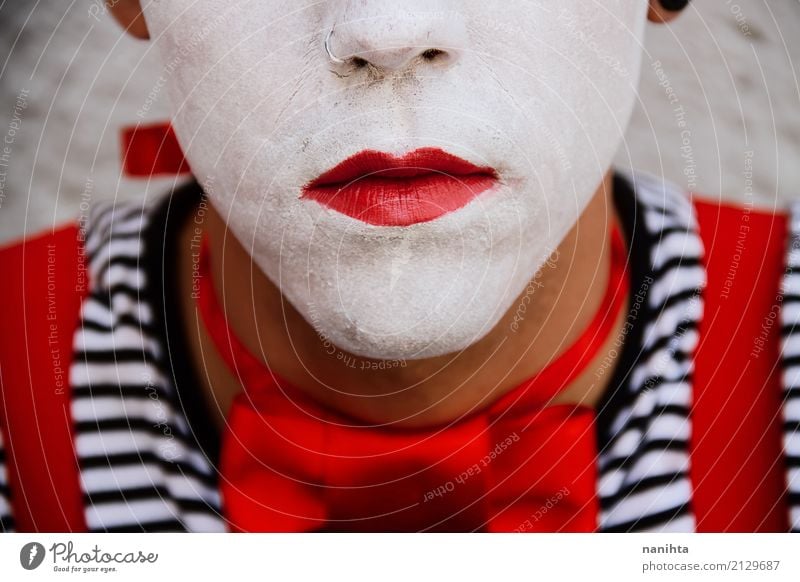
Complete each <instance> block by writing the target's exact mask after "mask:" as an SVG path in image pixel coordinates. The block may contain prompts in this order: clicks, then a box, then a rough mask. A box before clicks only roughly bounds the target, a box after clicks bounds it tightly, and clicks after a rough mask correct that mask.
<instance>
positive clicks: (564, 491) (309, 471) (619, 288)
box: [198, 228, 628, 532]
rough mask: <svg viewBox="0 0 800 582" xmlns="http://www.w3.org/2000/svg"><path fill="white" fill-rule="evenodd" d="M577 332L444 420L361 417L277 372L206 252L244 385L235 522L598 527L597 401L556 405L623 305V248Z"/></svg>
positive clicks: (226, 453)
mask: <svg viewBox="0 0 800 582" xmlns="http://www.w3.org/2000/svg"><path fill="white" fill-rule="evenodd" d="M612 234H613V236H612V257H613V258H612V268H611V277H610V280H609V285H608V287H607V291H606V293H605V296H604V298H603V301H602V304H601V306H600V308H599V309H598V311H597V313H596V315H595V316H594V318H593V320H592V322H591V323H590V325H589V326H588V327H587V328H586V329H585V330H584V331H583V332H582V333H581V335H580V337H579V338H578V339H577V340H576V341H575V342H574V343H573V344H571V345H570V346H569V347H568V348H567V349H566V350H564V351H563V352H562V353H561V354H560V355H559V356H558V357H556V358H555V359H554V361H553V362H552V363H550V364H549V365H548V366H547V367H545V368H544V369H543V370H542V371H541V372H539V373H538V374H537V375H536V376H535V377H533V378H532V379H531V380H529V381H527V382H524V383H523V384H521V385H520V386H518V387H516V388H514V389H513V390H511V391H510V392H509V393H508V394H506V395H505V396H504V397H502V398H501V399H499V400H498V401H497V402H495V403H494V404H492V405H491V406H490V407H488V408H487V409H486V410H484V411H481V412H480V413H476V414H471V415H470V416H468V417H466V418H463V419H460V420H458V421H455V422H453V423H451V424H449V425H447V426H438V427H433V428H426V429H397V428H394V429H393V428H386V427H375V426H367V425H363V424H358V423H354V422H353V421H352V419H348V418H346V417H345V416H343V415H339V414H337V413H335V412H333V411H331V410H329V409H327V408H325V407H323V406H321V405H318V404H316V403H315V402H314V401H312V400H311V399H310V398H309V397H307V396H304V395H303V393H302V392H300V391H299V390H297V389H296V388H294V387H292V386H290V385H289V384H288V383H287V382H285V381H284V380H283V379H281V378H279V377H278V376H276V375H275V374H274V373H273V372H272V371H271V370H269V369H268V368H267V367H266V365H265V364H264V363H263V362H262V361H261V360H260V359H258V358H256V356H254V355H253V354H252V353H251V352H250V351H249V350H248V349H247V348H246V347H245V346H244V345H243V343H242V342H241V341H240V340H239V338H238V337H237V336H236V335H235V333H234V332H233V331H232V330H231V329H230V328H229V326H228V325H227V322H226V319H225V316H224V313H223V311H222V308H221V306H220V304H219V303H218V300H217V297H216V293H215V290H214V286H213V281H212V279H211V276H210V269H209V258H208V244H207V243H205V242H204V245H203V248H202V250H201V257H200V264H199V274H200V279H199V280H200V292H199V294H198V307H199V310H200V312H201V316H202V318H203V321H204V324H205V326H206V329H207V330H208V333H209V335H210V336H211V339H212V341H213V342H214V344H215V346H216V348H217V350H218V351H219V353H220V354H221V355H222V357H223V359H224V360H225V361H226V364H227V365H228V367H229V369H230V371H231V372H232V374H233V375H234V376H235V377H237V378H239V379H240V381H241V383H242V385H243V387H244V391H243V392H242V393H241V394H240V395H239V396H237V398H236V399H235V401H234V404H233V406H232V409H231V411H230V414H229V416H228V419H227V428H226V432H225V435H224V437H223V444H222V453H221V462H220V465H221V467H220V470H221V494H222V499H223V506H224V512H225V515H226V517H227V519H228V520H229V521H230V524H231V529H233V530H234V531H248V532H309V531H488V532H514V531H518V532H526V531H531V532H553V531H566V532H591V531H595V529H596V527H597V516H598V501H597V497H596V486H597V470H596V456H597V450H596V449H597V445H596V438H595V425H594V422H595V415H594V411H593V410H592V409H590V408H588V407H585V406H578V405H571V404H560V405H549V406H548V405H547V402H548V401H549V400H550V399H551V398H552V397H553V396H555V395H556V394H557V393H558V392H560V391H561V390H562V389H563V388H564V387H566V386H567V385H569V384H570V383H571V382H572V381H573V380H574V379H575V378H576V377H577V376H578V375H579V374H580V373H581V372H582V371H583V370H585V369H586V366H587V365H588V364H589V363H590V362H591V361H592V360H593V359H594V357H595V356H596V355H597V354H598V350H599V349H600V347H601V346H602V345H603V344H604V343H605V342H606V340H607V339H608V338H609V336H610V334H611V333H612V332H613V330H614V324H615V322H616V320H617V318H618V316H619V314H620V313H621V310H622V309H623V307H624V306H625V298H626V296H627V285H628V282H627V276H626V269H625V261H626V259H625V248H624V244H623V242H622V237H621V235H620V233H619V230H618V229H617V228H614V230H613V231H612Z"/></svg>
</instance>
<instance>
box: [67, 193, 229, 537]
mask: <svg viewBox="0 0 800 582" xmlns="http://www.w3.org/2000/svg"><path fill="white" fill-rule="evenodd" d="M148 217H149V213H148V210H147V209H145V208H143V207H133V208H120V207H119V206H116V207H115V206H113V205H111V206H108V205H104V206H100V207H99V208H96V209H95V210H94V212H93V213H92V215H91V217H90V221H89V230H88V232H89V235H88V236H87V241H86V252H87V257H88V260H89V273H90V277H91V284H92V290H91V293H90V295H89V297H87V299H86V300H85V302H84V304H83V307H82V311H81V324H80V326H79V329H78V331H77V333H76V335H75V340H74V349H75V358H74V362H73V364H72V367H71V370H70V383H71V386H72V390H73V400H72V414H73V421H74V424H75V448H76V452H77V455H78V460H79V463H80V477H81V486H82V488H83V494H84V505H85V507H86V523H87V526H88V528H89V530H90V531H225V525H224V521H223V520H222V518H221V514H220V509H219V508H220V499H219V493H218V491H217V486H216V480H217V478H216V472H215V470H214V469H213V467H212V466H211V464H210V463H209V461H208V459H206V458H205V456H204V455H203V454H202V453H201V451H200V449H199V447H198V446H197V444H196V443H195V442H194V441H193V440H192V438H190V431H189V426H188V424H187V421H186V417H185V415H184V414H182V413H181V412H180V407H179V406H177V402H176V393H175V389H174V387H173V385H172V383H171V381H170V380H169V377H170V374H169V373H168V372H167V369H168V368H167V367H166V366H165V365H164V361H165V358H164V356H165V353H164V351H165V350H164V346H163V345H162V339H161V338H159V337H157V334H156V333H155V331H154V327H155V326H154V317H155V310H154V308H153V306H152V305H150V304H149V303H148V302H147V301H146V300H144V298H145V296H144V295H143V291H144V290H145V286H146V285H147V284H148V281H147V278H146V275H147V273H146V271H145V269H144V268H143V265H142V254H143V252H144V243H143V238H144V237H143V235H142V234H143V231H144V229H145V228H146V227H147V221H148Z"/></svg>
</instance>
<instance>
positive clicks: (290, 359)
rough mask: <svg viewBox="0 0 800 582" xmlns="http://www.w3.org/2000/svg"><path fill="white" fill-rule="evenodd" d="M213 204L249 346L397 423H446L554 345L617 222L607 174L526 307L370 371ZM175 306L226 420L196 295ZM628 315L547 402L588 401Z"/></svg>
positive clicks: (325, 398)
mask: <svg viewBox="0 0 800 582" xmlns="http://www.w3.org/2000/svg"><path fill="white" fill-rule="evenodd" d="M210 210H211V211H210V212H207V213H206V215H205V219H204V221H202V226H203V228H204V229H205V232H206V233H207V235H208V237H209V241H210V249H211V251H210V252H211V270H212V277H213V279H214V285H215V288H216V291H217V296H218V297H219V298H220V304H224V308H225V310H226V313H227V316H228V321H229V322H230V324H231V325H232V327H233V329H234V330H235V332H236V334H237V335H238V336H239V338H240V339H241V340H242V341H243V342H244V344H245V345H246V346H248V348H249V349H250V351H251V352H252V353H254V354H256V355H262V356H264V359H265V361H266V363H267V364H268V365H269V367H270V368H271V369H272V370H273V371H274V372H275V373H276V374H277V375H279V376H281V377H283V378H285V379H286V380H288V381H289V382H291V383H292V384H293V385H294V386H296V387H297V388H299V389H301V390H302V391H303V392H304V393H306V394H308V395H309V396H311V397H312V398H313V399H315V400H316V401H318V402H319V403H321V404H323V405H325V406H327V407H330V408H331V409H333V410H336V411H338V412H341V413H344V414H346V415H349V416H351V417H353V418H355V419H359V420H362V421H364V422H368V423H376V424H383V423H393V425H394V426H398V427H419V426H429V425H435V424H439V423H445V422H448V421H452V420H454V419H457V418H459V417H460V416H462V415H465V414H469V413H471V412H475V411H478V410H480V409H482V408H485V407H487V406H489V405H490V404H491V403H492V402H494V401H496V400H497V399H498V398H500V397H502V396H503V395H504V394H506V393H507V392H509V391H510V390H512V389H513V388H514V387H515V386H518V385H519V384H520V383H521V382H523V381H525V380H526V379H528V378H530V377H532V376H533V375H534V374H536V373H537V372H538V371H539V370H541V369H542V368H543V367H544V366H546V365H547V363H548V362H551V361H552V360H553V358H554V357H556V356H557V355H559V354H560V353H562V352H563V351H564V350H565V349H566V348H567V347H568V346H569V345H570V344H571V343H572V342H573V341H574V340H575V339H576V338H577V336H578V335H580V333H581V332H582V331H583V330H584V329H585V328H586V326H587V325H588V324H589V322H590V320H591V318H592V317H593V316H594V314H595V312H596V311H597V309H598V308H599V305H600V303H601V301H602V298H603V295H604V293H605V290H606V287H607V284H608V276H609V269H610V264H611V252H610V246H609V244H608V240H609V228H610V226H611V224H612V223H613V221H615V220H616V217H615V215H614V213H615V211H614V205H613V203H612V181H611V174H610V173H609V174H608V175H607V176H606V177H605V179H604V180H603V182H602V183H601V185H600V187H599V188H598V189H597V191H596V193H595V195H594V197H593V198H592V200H591V202H590V203H589V205H588V207H587V208H586V210H585V211H584V212H583V214H582V215H581V217H580V218H579V220H578V222H577V223H576V224H575V226H574V227H573V228H572V230H571V231H570V232H569V234H568V235H567V236H566V238H565V239H564V241H563V242H562V243H561V245H560V246H559V247H558V252H557V253H556V256H557V260H555V261H553V262H551V263H550V264H546V265H545V266H544V267H542V269H541V270H540V272H539V274H538V275H537V277H536V279H535V280H534V282H533V283H532V284H531V285H530V286H529V289H531V290H533V293H532V294H529V296H530V299H531V300H530V302H529V303H527V305H526V308H525V311H524V314H521V313H520V312H519V311H518V307H519V305H520V301H521V299H522V296H520V298H519V300H518V301H517V302H515V303H514V305H513V306H512V307H511V309H510V310H509V311H508V312H507V313H506V314H505V316H504V317H503V318H502V319H501V321H500V322H499V323H498V324H497V326H495V328H494V329H493V330H492V331H491V332H490V333H489V334H488V335H487V336H486V337H484V338H483V339H482V340H480V341H479V342H477V343H476V344H473V345H472V346H470V347H468V348H467V349H465V350H463V351H462V352H460V353H458V354H448V355H445V356H440V357H436V358H430V359H425V360H415V361H411V360H409V361H405V362H403V364H404V365H398V366H395V367H390V368H388V369H376V368H377V367H378V364H379V361H377V360H371V359H367V358H361V357H359V356H355V355H352V354H348V353H345V352H343V351H342V350H339V349H338V348H336V347H335V346H332V345H331V344H330V343H329V342H325V341H324V340H323V339H321V338H320V336H319V334H318V333H317V332H316V330H314V328H313V327H312V326H311V325H310V324H309V323H308V322H306V320H305V319H303V317H302V316H301V315H300V314H299V313H298V312H297V311H296V310H295V309H294V308H293V307H292V306H291V305H290V304H289V302H288V301H286V300H285V299H284V298H283V296H282V295H281V293H280V291H279V290H278V289H277V287H276V286H275V285H273V284H272V282H271V281H270V280H269V279H268V278H267V277H266V276H265V275H264V274H263V273H262V272H261V271H260V270H259V269H258V267H256V266H255V265H254V264H253V263H252V260H251V259H250V256H249V255H248V254H247V252H246V250H245V249H244V248H243V247H242V246H241V245H240V244H239V243H238V241H237V240H236V239H235V238H234V237H233V235H232V234H231V233H230V232H228V231H227V227H226V225H225V222H224V221H223V220H222V218H221V217H220V216H219V215H218V214H217V213H216V212H215V211H214V210H213V209H210ZM196 226H197V224H196V223H195V221H194V220H189V221H187V224H186V225H185V227H184V229H183V232H182V233H181V240H182V246H181V248H184V249H187V252H185V253H181V256H180V257H179V258H178V268H179V269H180V273H181V277H180V279H181V289H180V292H181V294H182V295H181V296H182V297H190V296H191V292H192V274H193V271H192V269H193V264H192V257H191V252H189V249H190V248H191V239H192V236H193V234H195V233H194V229H195V227H196ZM223 285H224V294H223ZM223 297H224V303H223V299H222V298H223ZM181 305H182V309H183V316H184V317H183V319H184V321H185V322H186V334H187V336H188V338H189V345H190V350H191V351H192V356H193V360H194V361H195V362H196V367H197V370H198V377H199V378H201V379H202V383H203V385H204V386H203V387H204V392H205V395H206V398H207V401H208V402H209V405H210V409H211V411H212V414H213V416H214V419H215V421H216V422H217V423H218V426H220V427H222V426H224V422H225V416H226V414H227V412H228V410H229V409H230V406H231V404H232V402H233V399H234V397H235V396H236V395H237V394H238V393H239V392H241V390H242V387H241V385H240V384H239V382H238V380H237V379H236V378H235V377H234V376H233V375H232V374H231V373H230V372H229V371H228V369H227V368H226V366H225V364H224V362H223V361H222V359H221V357H220V356H219V354H218V353H217V352H216V350H215V348H214V346H213V342H212V341H211V340H210V338H209V336H208V335H207V333H206V332H205V329H204V328H203V325H202V322H201V319H200V317H199V313H198V312H197V310H196V308H195V304H194V302H193V301H183V302H181ZM626 315H627V314H626V311H625V310H624V309H623V310H622V313H621V314H620V317H619V318H618V321H616V322H615V327H614V332H613V333H612V334H611V335H610V336H609V338H608V340H607V341H606V342H605V345H603V346H602V347H601V349H600V350H599V353H598V355H597V356H596V358H595V360H594V361H593V362H592V363H591V364H590V365H589V366H588V367H587V369H586V370H585V371H584V372H583V373H582V374H581V375H580V376H579V377H578V378H577V379H576V380H575V381H574V382H573V383H572V384H571V385H570V386H568V387H567V388H566V389H565V390H564V391H563V392H562V393H561V394H559V395H558V396H557V397H556V398H555V399H554V400H553V401H552V403H553V404H556V403H582V404H585V405H587V406H594V405H596V403H597V402H598V400H599V399H600V398H601V396H602V394H603V392H604V390H605V388H606V386H607V383H608V381H609V379H610V378H611V376H612V374H611V372H613V367H614V358H613V357H611V356H612V355H614V354H615V353H617V352H619V350H618V349H617V350H614V348H618V346H616V345H615V343H616V340H617V338H618V337H619V336H620V334H621V333H622V331H621V330H622V326H623V323H624V321H625V317H626ZM515 318H516V320H515ZM515 321H516V325H514V326H513V327H512V324H513V323H514V322H515ZM609 362H611V366H609ZM601 366H602V367H603V368H604V370H603V373H602V374H598V370H599V369H600V367H601Z"/></svg>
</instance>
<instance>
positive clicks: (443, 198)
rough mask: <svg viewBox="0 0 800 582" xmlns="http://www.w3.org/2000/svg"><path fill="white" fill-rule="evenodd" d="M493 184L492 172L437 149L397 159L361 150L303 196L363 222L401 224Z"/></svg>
mask: <svg viewBox="0 0 800 582" xmlns="http://www.w3.org/2000/svg"><path fill="white" fill-rule="evenodd" d="M496 181H497V172H496V171H495V170H494V169H493V168H491V167H488V166H477V165H475V164H473V163H472V162H469V161H467V160H465V159H463V158H459V157H457V156H454V155H452V154H449V153H447V152H445V151H443V150H441V149H439V148H420V149H416V150H413V151H411V152H408V153H406V154H404V155H400V156H398V155H394V154H390V153H386V152H380V151H375V150H365V151H362V152H359V153H357V154H355V155H353V156H351V157H349V158H347V159H345V160H344V161H342V162H340V163H339V164H337V165H336V166H334V167H333V168H331V169H330V170H328V171H326V172H324V173H323V174H321V175H320V176H318V177H317V178H315V179H314V180H312V181H311V182H310V183H308V184H307V185H306V186H305V187H304V188H303V197H304V198H311V199H313V200H316V201H317V202H319V203H321V204H323V205H324V206H327V207H329V208H332V209H333V210H336V211H338V212H341V213H343V214H347V215H349V216H351V217H353V218H357V219H359V220H362V221H364V222H368V223H371V224H377V225H382V226H398V225H401V226H402V225H409V224H414V223H416V222H425V221H427V220H433V219H434V218H437V217H438V216H441V215H443V214H445V213H447V212H451V211H453V210H456V209H458V208H460V207H461V206H464V205H465V204H466V203H467V202H469V201H470V200H471V199H472V198H474V197H475V196H477V195H478V194H480V193H481V192H483V191H485V190H486V189H488V187H489V186H490V185H491V184H493V183H494V182H496Z"/></svg>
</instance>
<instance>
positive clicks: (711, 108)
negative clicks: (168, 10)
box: [0, 0, 800, 240]
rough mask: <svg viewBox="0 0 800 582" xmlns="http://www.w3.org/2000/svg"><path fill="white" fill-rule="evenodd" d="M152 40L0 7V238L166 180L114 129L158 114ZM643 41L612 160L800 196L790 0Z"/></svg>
mask: <svg viewBox="0 0 800 582" xmlns="http://www.w3.org/2000/svg"><path fill="white" fill-rule="evenodd" d="M510 1H513V0H510ZM554 1H555V0H554ZM148 49H149V45H148V44H147V43H141V42H137V41H134V40H132V39H130V38H128V37H126V36H124V35H123V34H122V33H121V31H120V30H119V29H118V28H117V27H116V26H115V25H114V23H113V22H111V20H110V17H109V16H108V14H106V13H105V9H104V8H103V4H102V0H80V1H78V0H72V1H64V0H60V1H58V0H38V1H36V2H8V1H7V2H3V3H0V67H1V68H0V81H1V82H0V96H2V101H0V103H2V107H0V134H1V135H2V137H0V139H4V138H10V139H11V144H10V145H9V151H8V152H6V153H3V152H2V151H1V150H2V148H1V147H0V154H3V155H0V240H8V239H11V238H15V237H18V236H20V235H23V234H26V233H28V234H30V233H32V232H36V231H38V230H40V229H42V228H46V227H49V226H50V225H52V224H54V223H56V222H59V221H61V220H65V219H68V218H70V217H74V216H76V215H78V214H79V213H80V212H81V208H82V206H81V202H82V201H83V202H88V201H89V200H98V199H108V198H114V197H119V198H132V197H150V196H155V195H157V194H158V193H160V192H163V190H164V189H165V188H167V187H169V185H170V184H171V181H170V180H163V179H161V180H155V181H141V180H138V181H136V180H128V179H124V178H122V177H121V176H120V174H119V161H118V160H119V141H118V140H119V129H120V127H122V126H124V125H126V124H130V123H134V122H136V121H138V120H139V119H144V120H153V121H155V120H162V119H165V118H166V107H165V96H164V95H163V93H162V92H160V91H159V90H158V85H157V79H158V76H159V68H158V66H157V64H156V62H155V59H154V55H153V54H151V53H150V52H148ZM646 50H647V53H646V55H645V60H644V64H643V67H642V88H641V92H640V105H639V108H638V110H637V112H636V114H635V115H634V119H633V122H632V125H631V128H630V131H629V135H628V139H627V141H626V144H625V147H624V148H623V149H622V151H621V152H620V155H619V157H618V164H619V165H620V166H621V167H628V166H632V167H636V168H639V169H644V170H647V171H650V172H653V173H656V174H659V175H664V176H666V177H667V178H669V179H671V180H673V181H675V182H677V183H678V184H680V185H682V186H684V187H686V188H689V189H692V190H695V191H699V192H702V193H704V195H707V196H711V197H719V196H724V197H726V198H732V199H736V200H740V201H752V202H754V203H756V204H758V205H760V206H767V207H776V206H777V207H781V206H784V205H785V204H786V202H787V201H788V200H790V199H792V198H793V197H800V81H798V78H800V74H798V73H800V66H798V60H800V0H736V1H734V0H694V1H693V2H692V4H691V6H690V8H689V9H688V10H687V12H686V13H685V14H684V15H683V16H681V18H680V19H679V20H678V21H677V22H676V23H674V24H673V25H671V26H668V27H655V26H651V27H650V28H649V30H648V37H647V42H646ZM659 62H660V64H661V66H660V67H658V66H654V64H657V63H659ZM667 86H668V87H670V88H671V89H672V91H673V92H674V93H672V94H671V95H670V94H668V93H667ZM0 145H2V144H0ZM751 169H752V177H751V176H750V175H749V172H750V171H751ZM750 180H751V181H752V182H751V181H750ZM83 208H85V204H84V205H83Z"/></svg>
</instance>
